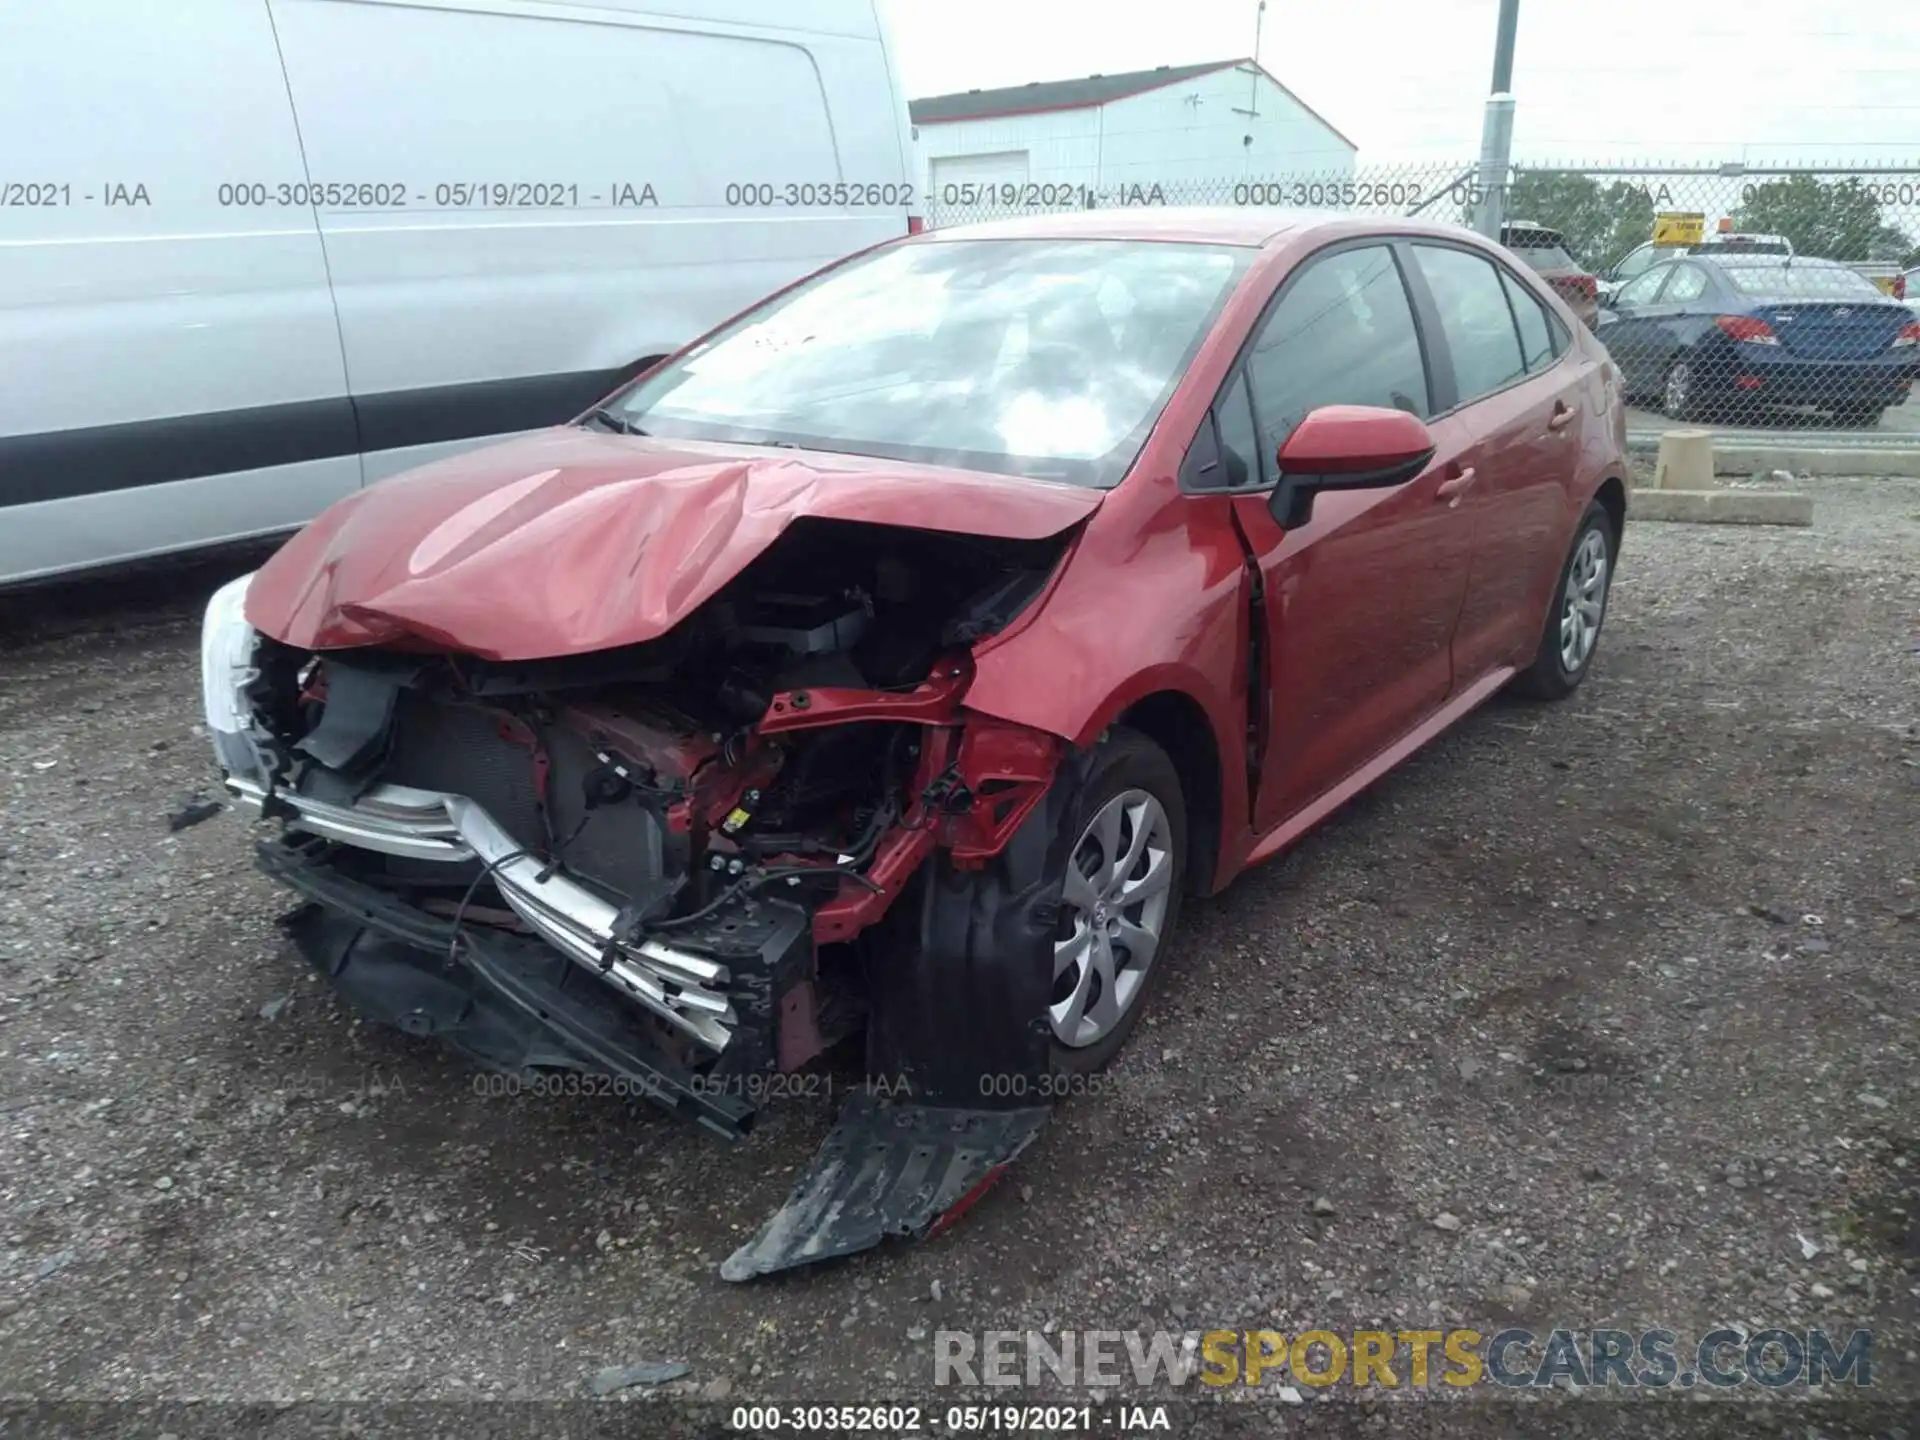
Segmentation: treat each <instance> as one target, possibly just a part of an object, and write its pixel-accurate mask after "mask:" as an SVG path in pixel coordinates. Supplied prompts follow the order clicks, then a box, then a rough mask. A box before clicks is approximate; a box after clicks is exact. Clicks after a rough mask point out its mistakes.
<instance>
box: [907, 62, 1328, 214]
mask: <svg viewBox="0 0 1920 1440" xmlns="http://www.w3.org/2000/svg"><path fill="white" fill-rule="evenodd" d="M908 110H909V112H910V114H911V116H912V120H913V135H914V148H915V159H916V163H917V164H918V166H919V171H920V176H921V180H922V182H923V183H924V184H925V185H926V187H927V189H926V194H927V196H928V199H929V205H928V213H929V215H930V217H931V218H932V219H933V220H934V221H935V222H936V223H938V222H939V221H940V220H941V219H942V218H947V219H956V220H957V219H963V218H965V217H966V215H967V214H968V213H969V212H975V213H978V212H979V211H980V210H982V209H983V208H992V209H995V210H1000V209H1004V208H1006V207H1005V205H1004V204H1003V203H991V202H983V201H982V198H981V197H982V193H983V192H982V190H981V188H980V187H982V186H992V187H993V192H992V193H993V195H994V196H995V197H996V199H998V198H999V197H1003V196H1005V195H1006V194H1009V193H1012V191H1013V190H1014V189H1025V188H1027V187H1036V188H1037V187H1054V190H1055V193H1056V195H1057V191H1058V188H1059V187H1062V186H1075V187H1077V186H1086V187H1088V188H1089V189H1090V190H1092V191H1093V192H1094V194H1095V197H1096V198H1095V203H1096V204H1099V203H1106V204H1116V203H1125V201H1126V199H1127V197H1128V196H1138V195H1139V194H1140V193H1141V192H1142V191H1143V190H1149V191H1150V189H1151V187H1152V186H1153V185H1154V184H1156V183H1158V184H1161V185H1166V184H1167V182H1169V181H1174V182H1183V183H1185V184H1187V185H1188V186H1189V187H1190V186H1191V183H1192V182H1198V181H1225V182H1231V181H1236V180H1243V179H1248V178H1262V177H1267V176H1288V177H1293V176H1313V177H1329V178H1341V177H1345V176H1350V175H1351V174H1352V173H1353V158H1354V152H1355V146H1354V143H1353V142H1352V141H1351V140H1349V139H1347V137H1346V136H1344V135H1342V134H1341V133H1340V132H1339V131H1338V130H1336V129H1334V127H1333V126H1332V125H1331V124H1329V123H1328V122H1327V120H1326V119H1324V118H1323V117H1322V116H1320V115H1319V114H1317V113H1316V112H1315V111H1314V110H1313V109H1312V107H1310V106H1308V105H1307V104H1306V103H1305V102H1304V101H1302V100H1301V99H1300V98H1299V97H1298V96H1297V95H1295V94H1294V93H1293V92H1292V91H1290V90H1288V89H1287V87H1286V86H1284V85H1282V84H1281V83H1280V82H1279V81H1278V80H1276V79H1274V78H1273V76H1271V75H1269V74H1268V73H1267V72H1266V71H1265V70H1263V69H1262V68H1261V67H1260V66H1259V65H1257V64H1256V63H1254V62H1253V61H1252V60H1217V61H1214V62H1212V63H1210V64H1206V65H1171V66H1170V65H1161V66H1159V67H1157V68H1156V69H1153V70H1135V71H1130V72H1128V73H1127V74H1123V75H1089V76H1087V77H1086V78H1085V79H1080V80H1055V81H1033V82H1031V83H1029V84H1026V85H1015V86H1011V87H1009V88H1007V89H1003V90H968V91H965V92H963V93H960V94H955V95H935V96H930V97H928V98H927V99H924V100H915V101H912V102H911V103H910V105H909V106H908ZM1136 187H1139V188H1138V189H1136ZM1221 198H1222V199H1223V200H1224V199H1225V196H1224V195H1223V196H1222V197H1221ZM1039 203H1040V204H1041V205H1045V206H1048V207H1049V208H1051V206H1052V204H1054V203H1057V200H1056V199H1054V198H1042V199H1041V200H1040V201H1039ZM1017 208H1021V209H1024V208H1027V206H1026V205H1025V204H1021V205H1019V206H1018V207H1017Z"/></svg>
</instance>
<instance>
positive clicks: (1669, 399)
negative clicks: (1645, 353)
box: [1665, 360, 1693, 420]
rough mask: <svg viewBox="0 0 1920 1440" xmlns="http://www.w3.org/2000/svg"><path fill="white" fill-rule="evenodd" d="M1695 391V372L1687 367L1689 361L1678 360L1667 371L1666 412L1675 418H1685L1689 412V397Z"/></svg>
mask: <svg viewBox="0 0 1920 1440" xmlns="http://www.w3.org/2000/svg"><path fill="white" fill-rule="evenodd" d="M1692 391H1693V372H1692V371H1691V370H1689V369H1688V368H1687V362H1686V361H1684V360H1677V361H1675V362H1674V366H1673V368H1672V369H1671V370H1669V371H1667V392H1666V397H1665V399H1666V405H1665V408H1666V412H1667V414H1668V415H1670V416H1672V417H1673V418H1674V419H1675V420H1683V419H1685V418H1686V414H1687V399H1688V397H1689V395H1691V393H1692Z"/></svg>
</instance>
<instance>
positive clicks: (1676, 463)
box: [1653, 430, 1720, 490]
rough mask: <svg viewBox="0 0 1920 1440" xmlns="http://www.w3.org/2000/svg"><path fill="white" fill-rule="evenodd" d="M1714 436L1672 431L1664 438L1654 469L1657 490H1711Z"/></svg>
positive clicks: (1714, 482) (1662, 438)
mask: <svg viewBox="0 0 1920 1440" xmlns="http://www.w3.org/2000/svg"><path fill="white" fill-rule="evenodd" d="M1719 483H1720V482H1719V481H1717V480H1715V479H1714V478H1713V432H1712V431H1711V430H1669V431H1667V433H1666V434H1664V435H1662V436H1661V437H1660V453H1659V456H1658V458H1657V459H1655V461H1654V465H1653V488H1654V489H1655V490H1711V489H1713V488H1714V487H1715V486H1716V485H1718V484H1719Z"/></svg>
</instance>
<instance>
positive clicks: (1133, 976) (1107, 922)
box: [1047, 790, 1174, 1049]
mask: <svg viewBox="0 0 1920 1440" xmlns="http://www.w3.org/2000/svg"><path fill="white" fill-rule="evenodd" d="M1173 868H1174V866H1173V823H1172V821H1171V820H1169V819H1168V817H1167V811H1166V807H1165V806H1163V805H1162V804H1161V803H1160V802H1159V801H1158V800H1157V799H1155V798H1154V797H1153V796H1152V795H1151V794H1149V793H1148V792H1147V791H1145V790H1124V791H1122V792H1121V793H1120V794H1118V795H1116V796H1114V797H1113V798H1112V799H1111V800H1109V801H1107V803H1106V804H1104V805H1102V806H1101V807H1100V809H1099V811H1098V812H1097V813H1096V814H1095V815H1094V817H1093V819H1092V820H1090V821H1089V822H1088V823H1087V827H1086V829H1085V830H1084V831H1082V832H1081V835H1080V838H1079V840H1077V841H1076V842H1075V843H1074V847H1073V853H1072V855H1071V857H1070V858H1069V860H1068V862H1067V877H1066V890H1065V894H1064V900H1065V906H1064V909H1063V911H1062V914H1061V938H1059V939H1058V940H1056V941H1055V943H1054V947H1053V995H1052V998H1051V1001H1050V1003H1049V1005H1048V1007H1047V1013H1048V1019H1049V1021H1050V1022H1051V1024H1052V1026H1053V1033H1054V1037H1055V1038H1056V1039H1057V1040H1059V1042H1060V1043H1061V1044H1062V1045H1066V1046H1069V1047H1071V1048H1073V1049H1082V1048H1085V1047H1086V1046H1089V1045H1096V1044H1098V1043H1099V1042H1100V1041H1101V1040H1103V1039H1105V1038H1106V1037H1107V1036H1108V1035H1111V1034H1112V1033H1113V1030H1114V1027H1115V1026H1117V1025H1118V1024H1119V1023H1120V1022H1121V1020H1122V1019H1123V1018H1124V1017H1125V1016H1126V1014H1127V1012H1128V1011H1129V1010H1130V1009H1132V1007H1133V1005H1134V1002H1135V1001H1137V1000H1138V999H1139V998H1140V991H1141V988H1142V986H1143V985H1144V984H1145V982H1146V978H1147V971H1148V970H1149V969H1150V968H1151V967H1152V965H1153V960H1154V956H1155V955H1156V954H1157V953H1158V952H1159V949H1160V940H1161V936H1162V934H1163V932H1164V930H1165V927H1166V919H1167V906H1168V903H1169V901H1170V900H1171V898H1172V889H1173Z"/></svg>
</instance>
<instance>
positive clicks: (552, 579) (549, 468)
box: [246, 428, 1101, 660]
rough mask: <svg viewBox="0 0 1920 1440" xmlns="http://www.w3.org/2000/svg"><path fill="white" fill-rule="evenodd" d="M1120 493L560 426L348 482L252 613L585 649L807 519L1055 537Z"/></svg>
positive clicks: (311, 645) (261, 588) (338, 628)
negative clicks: (358, 485) (378, 479)
mask: <svg viewBox="0 0 1920 1440" xmlns="http://www.w3.org/2000/svg"><path fill="white" fill-rule="evenodd" d="M1100 501H1101V492H1099V491H1095V490H1084V489H1077V488H1074V487H1072V486H1067V485H1054V484H1047V483H1045V482H1041V481H1033V480H1022V479H1017V478H1010V477H1002V476H995V475H983V474H980V473H977V472H974V471H967V470H947V469H942V468H939V467H936V466H931V465H913V464H908V463H905V462H902V461H895V460H872V459H866V458H863V457H859V456H851V455H829V454H822V453H819V452H815V451H793V452H787V451H770V450H766V449H762V448H758V447H748V446H728V445H707V444H696V443H694V442H690V441H663V440H652V439H645V438H641V437H638V436H628V435H616V434H612V433H608V432H602V431H595V430H584V429H577V428H561V429H555V430H546V431H542V432H540V433H539V434H537V435H531V436H527V437H525V438H523V439H520V440H513V441H508V442H506V443H504V444H500V445H494V446H490V447H488V448H486V449H482V450H477V451H473V452H471V453H469V454H465V455H459V456H455V457H453V458H451V459H448V460H442V461H438V462H436V463H434V464H432V465H427V466H424V467H422V468H421V469H418V470H414V471H411V472H409V473H408V474H406V475H402V476H396V477H395V478H393V479H391V480H387V481H385V482H383V483H381V484H378V485H374V486H372V487H370V488H368V489H366V490H362V491H359V492H358V493H357V494H354V495H350V496H348V497H347V498H346V499H344V500H342V501H340V502H339V503H338V504H337V505H334V506H332V507H331V508H330V509H328V510H327V511H325V512H324V513H323V514H321V516H320V517H319V518H318V519H316V520H315V521H314V522H313V523H312V524H311V525H309V526H308V527H307V528H306V529H305V530H303V531H301V532H300V534H298V535H296V536H295V537H294V538H293V539H292V540H290V541H288V542H287V544H286V545H285V546H284V547H283V548H282V549H281V550H280V551H279V553H277V554H276V555H274V557H273V558H272V559H271V560H269V561H268V562H267V563H266V564H265V565H264V566H263V567H262V568H261V570H260V572H259V574H258V575H257V576H255V578H254V581H253V584H252V586H251V587H250V588H249V590H248V593H247V603H246V615H247V620H248V622H249V623H250V624H252V625H253V627H254V628H255V629H257V630H260V631H262V632H264V633H265V634H268V635H271V636H272V637H274V638H275V639H276V640H280V641H284V642H285V643H287V644H289V645H295V646H299V647H301V648H303V649H312V650H319V649H330V648H340V647H346V646H355V645H380V644H388V643H391V642H393V641H395V640H399V639H402V638H403V637H414V638H417V639H419V640H423V641H426V642H429V643H430V644H433V645H437V646H441V647H444V648H447V649H452V650H460V651H464V652H467V653H470V654H474V655H479V656H482V657H484V658H487V659H493V660H532V659H541V658H546V657H552V656H560V655H575V654H581V653H584V652H586V651H590V650H605V649H610V648H612V647H614V646H618V645H632V644H637V643H639V642H640V641H643V640H651V639H653V638H654V637H656V636H659V635H663V634H665V633H666V632H667V631H668V630H670V629H672V628H673V627H674V626H675V625H676V624H678V623H679V622H680V621H681V620H683V619H685V618H686V617H687V616H688V615H689V614H691V613H692V612H693V611H694V610H695V609H697V608H698V607H699V606H700V605H701V604H703V603H704V602H705V601H707V600H708V599H710V598H711V597H712V596H713V594H714V593H715V592H716V591H717V590H719V589H720V587H721V586H723V585H725V584H726V583H727V581H729V580H731V579H732V578H733V577H734V576H735V575H738V574H739V573H740V572H741V571H742V570H743V569H745V568H746V566H747V565H748V564H749V563H750V562H751V561H752V560H753V559H754V558H755V557H756V556H758V555H759V554H760V553H761V552H762V551H763V550H765V549H766V548H767V547H768V546H769V545H771V544H772V543H773V541H774V540H775V539H776V538H777V537H778V536H779V535H780V532H781V531H783V530H785V529H786V528H787V526H788V525H790V524H792V523H793V522H794V521H795V520H797V519H799V518H800V517H801V516H803V515H811V516H819V517H822V518H828V519H836V520H857V521H865V522H868V523H872V524H880V525H899V526H903V527H908V528H914V529H921V530H944V531H952V532H956V533H960V534H969V535H987V536H994V537H997V538H1002V539H1012V540H1038V539H1043V538H1045V537H1046V536H1049V535H1057V534H1059V533H1060V532H1061V531H1062V530H1065V529H1067V528H1069V527H1071V526H1072V525H1074V524H1075V523H1077V522H1079V521H1080V520H1083V519H1085V518H1086V517H1087V516H1088V515H1090V514H1092V513H1093V511H1094V510H1095V509H1097V508H1098V507H1099V504H1100Z"/></svg>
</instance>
